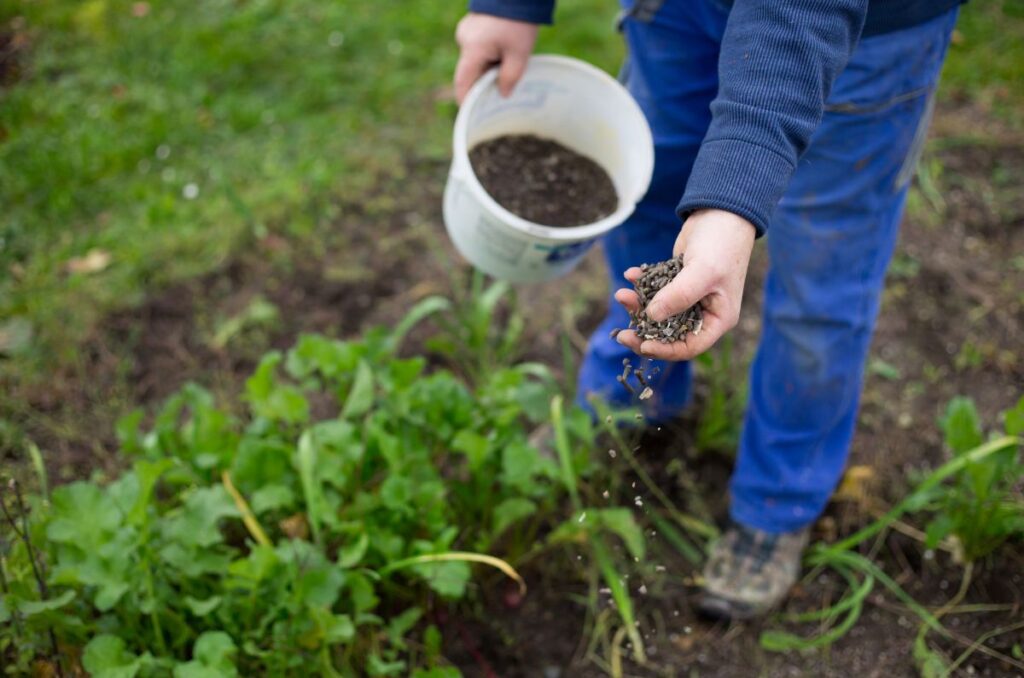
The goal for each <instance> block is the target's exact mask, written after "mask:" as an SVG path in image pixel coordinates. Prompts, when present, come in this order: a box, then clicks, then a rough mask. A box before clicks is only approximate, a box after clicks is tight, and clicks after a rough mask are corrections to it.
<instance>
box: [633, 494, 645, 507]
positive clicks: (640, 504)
mask: <svg viewBox="0 0 1024 678" xmlns="http://www.w3.org/2000/svg"><path fill="white" fill-rule="evenodd" d="M633 503H634V504H636V505H637V506H643V505H644V500H643V499H641V498H640V496H639V495H637V498H636V499H634V500H633Z"/></svg>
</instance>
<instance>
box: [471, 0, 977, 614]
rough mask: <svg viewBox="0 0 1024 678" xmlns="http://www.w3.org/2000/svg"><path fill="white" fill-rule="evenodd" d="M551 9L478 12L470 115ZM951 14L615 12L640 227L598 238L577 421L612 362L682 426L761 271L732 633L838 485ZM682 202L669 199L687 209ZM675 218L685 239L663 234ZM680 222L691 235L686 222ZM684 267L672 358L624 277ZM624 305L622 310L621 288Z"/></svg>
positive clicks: (647, 1) (722, 597) (731, 567)
mask: <svg viewBox="0 0 1024 678" xmlns="http://www.w3.org/2000/svg"><path fill="white" fill-rule="evenodd" d="M553 4H554V0H470V3H469V13H468V14H467V15H466V16H465V17H464V18H463V19H462V20H461V21H460V22H459V25H458V28H457V30H456V40H457V42H458V44H459V47H460V56H459V60H458V64H457V66H456V71H455V92H456V98H457V99H458V101H459V102H460V103H461V101H462V98H463V97H464V96H465V95H466V93H467V91H468V90H469V88H470V87H471V86H472V84H473V83H474V82H475V81H476V79H477V78H479V77H480V76H481V75H482V74H483V73H484V72H485V71H486V70H487V69H488V68H490V67H491V66H493V65H495V64H498V68H499V73H498V83H499V88H500V90H501V92H502V93H503V94H506V95H507V94H508V93H510V92H511V91H512V89H513V88H514V87H515V84H516V82H517V81H518V80H519V78H520V77H521V76H522V74H523V72H524V70H525V68H526V64H527V60H528V58H529V55H530V53H531V52H532V50H533V46H534V42H535V40H536V37H537V31H538V25H540V24H547V23H550V22H551V20H552V14H553ZM959 4H960V0H626V2H625V4H624V5H623V8H622V12H621V14H620V18H619V22H618V25H619V28H620V30H621V31H622V33H623V34H624V36H625V40H626V47H627V57H626V61H625V64H624V66H623V70H622V77H621V79H622V81H623V82H624V84H625V85H626V87H627V88H628V89H629V91H630V93H631V94H632V95H633V97H634V98H635V99H636V101H637V102H638V103H639V105H640V107H641V109H642V110H643V111H644V114H645V115H646V117H647V119H648V121H649V123H650V126H651V130H652V133H653V136H654V143H655V168H654V176H653V178H652V181H651V185H650V188H649V190H648V192H647V194H646V196H645V197H644V198H643V200H642V201H641V202H640V203H639V204H638V205H637V208H636V211H635V212H634V214H633V215H632V216H631V217H630V219H629V220H627V222H626V223H625V224H623V225H622V226H621V227H619V228H617V229H615V230H613V231H612V232H611V233H610V234H609V235H607V236H606V239H605V243H604V245H605V247H604V252H605V256H606V259H607V262H608V268H609V274H610V278H611V284H612V290H613V299H614V301H617V302H618V303H617V304H616V303H610V308H609V311H608V315H607V317H606V318H605V320H604V322H603V323H602V324H601V325H600V326H599V327H598V328H597V330H596V331H595V332H594V334H593V336H592V337H591V338H590V343H589V346H588V349H587V352H586V355H585V357H584V360H583V363H582V366H581V370H580V374H579V393H580V397H581V402H584V403H585V402H586V401H585V398H586V397H587V396H588V395H589V394H593V393H596V394H600V395H602V396H603V397H605V398H606V399H608V400H610V401H613V402H619V401H622V399H623V398H624V397H626V396H628V393H626V392H625V390H624V389H621V387H617V384H616V380H615V377H616V375H617V374H620V373H621V369H622V361H623V358H624V357H628V356H629V355H631V352H636V353H639V354H641V355H644V356H648V357H652V358H655V359H658V360H659V361H663V362H661V363H659V366H660V368H661V371H660V373H659V374H658V376H657V379H656V381H657V383H656V384H655V388H654V390H655V394H656V395H655V397H653V398H651V399H649V400H648V401H646V408H647V415H648V417H649V418H650V419H653V420H656V421H657V420H664V419H667V418H669V417H671V416H673V415H676V414H677V413H678V412H679V410H680V409H682V408H683V407H684V406H685V405H686V403H687V399H688V396H689V392H690V372H691V368H690V364H689V362H687V361H689V360H690V359H692V358H693V357H695V356H696V355H698V354H700V353H701V352H703V351H705V350H707V349H708V348H709V347H710V346H712V345H713V344H714V343H715V342H716V341H717V340H718V339H719V338H720V337H721V336H722V335H723V334H724V333H725V332H727V331H728V330H729V329H731V328H732V327H733V326H734V325H735V324H736V322H737V320H738V318H739V314H740V300H741V297H742V293H743V286H744V280H745V277H746V271H747V266H748V262H749V259H750V254H751V250H752V248H753V246H754V242H755V240H756V239H757V238H759V237H760V236H766V238H765V240H766V244H767V248H768V256H769V269H768V272H767V277H766V279H765V282H764V297H765V299H764V312H763V323H762V330H761V336H760V340H759V345H758V348H757V352H756V355H755V358H754V360H753V363H752V365H751V369H750V400H749V403H748V405H747V409H746V413H745V416H744V423H743V430H742V434H741V439H740V443H739V450H738V456H737V463H736V468H735V471H734V474H733V477H732V479H731V481H730V488H729V489H730V509H729V513H730V524H729V526H728V529H726V530H725V532H724V534H723V536H722V537H721V538H720V539H719V540H718V541H717V543H716V544H715V545H714V546H713V548H712V552H711V554H710V557H709V559H708V562H707V564H706V566H705V570H704V588H703V592H702V594H701V595H700V596H699V599H698V608H699V610H700V611H702V612H703V613H704V614H706V615H710V616H713V617H717V618H731V619H744V618H749V617H752V616H756V615H760V614H763V613H764V612H766V611H767V610H769V609H771V608H772V607H774V606H776V605H777V604H779V603H780V602H781V601H782V600H783V599H784V598H785V596H786V594H787V593H788V591H789V589H790V588H791V587H792V585H793V583H794V582H795V581H796V577H797V576H798V574H799V571H800V558H801V554H802V552H803V549H804V547H805V546H806V544H807V539H808V529H809V526H810V525H811V524H812V523H813V522H814V520H815V519H816V518H817V517H818V516H819V515H820V514H821V512H822V511H823V510H824V507H825V504H826V502H827V501H828V498H829V496H830V495H831V493H832V491H833V489H834V488H835V486H836V483H837V482H838V480H839V478H840V475H841V473H842V470H843V467H844V465H845V461H846V457H847V453H848V451H849V448H850V442H851V439H852V436H853V431H854V426H855V422H856V415H857V407H858V400H859V397H860V391H861V386H862V378H863V371H864V363H865V359H866V355H867V351H868V345H869V342H870V339H871V334H872V331H873V328H874V323H875V319H876V316H877V313H878V307H879V301H880V296H881V290H882V285H883V281H884V277H885V270H886V267H887V265H888V262H889V259H890V257H891V255H892V252H893V248H894V246H895V242H896V238H897V234H898V226H899V222H900V217H901V214H902V211H903V205H904V201H905V199H906V196H907V190H908V186H909V182H910V179H911V177H912V175H913V170H914V167H915V165H916V162H917V159H918V153H919V151H920V148H921V146H922V144H923V141H924V138H925V133H926V130H927V126H928V122H929V119H930V116H931V111H932V106H933V102H934V90H935V86H936V84H937V81H938V78H939V72H940V69H941V66H942V62H943V60H944V58H945V54H946V51H947V47H948V45H949V41H950V37H951V34H952V31H953V27H954V24H955V22H956V17H957V13H958V11H959ZM680 196H681V197H680ZM676 217H678V219H677V218H676ZM680 221H681V222H682V228H681V229H680V228H679V223H680ZM672 255H675V256H679V255H681V256H682V257H683V263H684V267H683V269H682V271H681V272H680V273H679V274H678V276H677V277H676V278H675V279H674V280H673V281H672V282H671V283H670V284H669V285H667V286H666V287H665V288H664V289H663V290H661V291H660V292H659V293H658V294H657V295H656V296H655V297H654V298H653V300H651V302H650V304H649V305H648V306H647V308H646V312H647V314H648V315H649V316H650V317H651V318H652V319H654V320H662V319H664V318H666V317H668V316H670V315H673V314H675V313H679V312H681V311H683V310H685V309H687V308H689V307H690V306H692V305H693V304H695V303H698V302H699V303H700V304H701V305H702V307H703V310H704V326H703V330H702V331H701V333H700V334H698V335H691V336H689V337H687V339H686V341H685V342H675V343H671V344H661V343H657V342H653V341H644V342H641V341H640V339H639V338H638V337H637V336H636V334H635V333H634V332H630V331H624V332H621V333H619V334H618V336H617V338H615V339H612V338H611V337H610V332H611V330H612V329H614V328H616V327H626V326H627V325H628V322H629V318H628V314H627V310H637V308H638V298H637V296H636V294H635V293H634V292H633V291H632V290H631V289H629V286H628V285H627V284H626V283H628V282H630V281H632V280H634V279H636V277H637V276H638V275H639V269H638V268H637V266H638V265H639V264H641V263H644V262H651V263H653V262H656V261H661V260H663V259H666V258H668V257H669V256H672ZM620 287H621V288H622V289H618V290H617V291H614V290H616V288H620Z"/></svg>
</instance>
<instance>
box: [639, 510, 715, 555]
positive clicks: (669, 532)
mask: <svg viewBox="0 0 1024 678" xmlns="http://www.w3.org/2000/svg"><path fill="white" fill-rule="evenodd" d="M649 515H650V517H651V521H652V522H653V523H654V527H655V528H656V529H657V530H658V534H660V535H662V536H664V537H665V540H666V541H668V543H669V544H671V545H672V546H674V547H675V549H676V551H679V553H680V555H682V556H683V558H686V560H687V562H689V563H690V564H691V565H700V563H701V561H702V560H704V558H703V557H702V555H701V552H700V549H698V548H697V547H696V546H694V545H693V544H691V543H690V542H689V541H688V540H687V539H686V537H685V536H683V533H682V532H680V531H679V530H677V529H676V528H675V526H674V525H673V524H672V523H670V522H668V521H667V520H665V519H664V518H662V517H661V516H660V515H658V513H657V512H656V511H651V513H650V514H649Z"/></svg>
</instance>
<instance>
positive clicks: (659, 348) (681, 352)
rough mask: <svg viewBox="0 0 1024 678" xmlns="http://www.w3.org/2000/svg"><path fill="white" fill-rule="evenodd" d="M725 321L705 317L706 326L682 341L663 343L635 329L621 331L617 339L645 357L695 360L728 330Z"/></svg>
mask: <svg viewBox="0 0 1024 678" xmlns="http://www.w3.org/2000/svg"><path fill="white" fill-rule="evenodd" d="M726 329H727V328H726V326H725V323H723V322H722V321H721V320H720V319H719V318H716V317H714V316H711V317H705V320H704V327H702V328H701V331H700V332H699V333H698V334H688V335H686V338H685V339H684V340H682V341H674V342H672V343H670V344H663V343H661V342H660V341H653V340H650V339H648V340H646V341H644V340H642V339H641V338H640V337H639V336H637V334H636V332H635V331H634V330H623V331H622V332H619V334H618V336H617V337H616V339H617V340H618V342H619V343H620V344H622V345H623V346H625V347H627V348H628V349H630V350H631V351H633V352H634V353H636V354H638V355H641V356H643V357H645V358H655V359H657V360H670V361H680V360H693V359H694V358H696V357H697V356H699V355H700V354H701V353H703V352H704V351H706V350H708V349H709V348H711V347H712V346H714V344H715V342H716V341H718V340H719V339H721V338H722V335H723V334H725V331H726Z"/></svg>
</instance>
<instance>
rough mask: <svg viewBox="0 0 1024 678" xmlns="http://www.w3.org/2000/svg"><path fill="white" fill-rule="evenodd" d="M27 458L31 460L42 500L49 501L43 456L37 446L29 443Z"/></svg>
mask: <svg viewBox="0 0 1024 678" xmlns="http://www.w3.org/2000/svg"><path fill="white" fill-rule="evenodd" d="M28 456H29V459H31V460H32V469H33V470H34V471H35V472H36V477H37V478H39V490H40V492H41V493H42V495H43V499H44V500H45V501H50V483H49V479H48V477H47V475H46V464H44V463H43V455H42V453H41V452H40V451H39V446H38V445H36V444H35V443H29V444H28Z"/></svg>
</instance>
